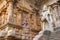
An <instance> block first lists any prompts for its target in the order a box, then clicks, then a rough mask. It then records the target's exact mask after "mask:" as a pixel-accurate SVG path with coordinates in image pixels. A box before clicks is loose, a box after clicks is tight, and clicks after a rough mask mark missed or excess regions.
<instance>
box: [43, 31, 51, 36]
mask: <svg viewBox="0 0 60 40" xmlns="http://www.w3.org/2000/svg"><path fill="white" fill-rule="evenodd" d="M43 34H44V35H46V36H50V35H51V31H49V30H45V31H44V33H43Z"/></svg>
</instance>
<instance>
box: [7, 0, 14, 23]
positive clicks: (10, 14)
mask: <svg viewBox="0 0 60 40" xmlns="http://www.w3.org/2000/svg"><path fill="white" fill-rule="evenodd" d="M7 13H8V22H12V14H13V0H10V1H9V5H8V8H7Z"/></svg>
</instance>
